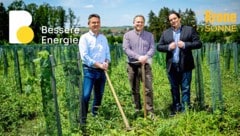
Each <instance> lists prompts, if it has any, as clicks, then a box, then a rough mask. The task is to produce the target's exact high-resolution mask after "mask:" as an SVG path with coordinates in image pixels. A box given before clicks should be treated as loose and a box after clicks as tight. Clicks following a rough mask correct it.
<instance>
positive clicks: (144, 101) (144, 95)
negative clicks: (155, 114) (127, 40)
mask: <svg viewBox="0 0 240 136" xmlns="http://www.w3.org/2000/svg"><path fill="white" fill-rule="evenodd" d="M136 63H140V62H139V61H135V62H132V64H136ZM141 72H142V85H143V110H144V118H145V119H146V117H147V109H146V87H145V64H141Z"/></svg>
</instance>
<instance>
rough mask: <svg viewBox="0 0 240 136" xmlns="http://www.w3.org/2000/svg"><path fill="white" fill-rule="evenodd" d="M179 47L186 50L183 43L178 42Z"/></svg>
mask: <svg viewBox="0 0 240 136" xmlns="http://www.w3.org/2000/svg"><path fill="white" fill-rule="evenodd" d="M177 45H178V48H184V47H185V43H184V42H183V41H178V43H177Z"/></svg>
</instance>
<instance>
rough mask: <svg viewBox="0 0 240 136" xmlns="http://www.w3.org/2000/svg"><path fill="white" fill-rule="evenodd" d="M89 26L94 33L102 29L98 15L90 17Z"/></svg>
mask: <svg viewBox="0 0 240 136" xmlns="http://www.w3.org/2000/svg"><path fill="white" fill-rule="evenodd" d="M88 26H89V28H90V30H91V31H92V32H93V33H98V32H99V30H100V26H101V22H100V19H99V18H97V17H92V18H90V19H89V22H88Z"/></svg>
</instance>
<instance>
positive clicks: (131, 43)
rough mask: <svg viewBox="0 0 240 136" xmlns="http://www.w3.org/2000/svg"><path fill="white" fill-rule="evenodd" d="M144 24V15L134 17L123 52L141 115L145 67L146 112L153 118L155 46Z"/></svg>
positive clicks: (135, 101) (125, 39) (136, 107)
mask: <svg viewBox="0 0 240 136" xmlns="http://www.w3.org/2000/svg"><path fill="white" fill-rule="evenodd" d="M144 24H145V18H144V16H143V15H136V16H135V17H134V19H133V25H134V29H133V30H131V31H128V32H127V33H125V34H124V37H123V50H124V52H125V53H126V55H127V57H128V65H127V73H128V78H129V82H130V87H131V90H132V96H133V102H134V104H135V112H136V113H139V111H140V110H141V109H142V106H141V100H140V80H141V77H142V73H141V66H142V65H144V69H145V90H146V92H145V98H146V110H147V114H148V115H149V116H150V117H151V118H152V117H153V116H154V114H153V112H154V108H153V89H152V79H153V75H152V68H151V60H152V57H153V55H154V52H155V46H154V38H153V34H152V33H150V32H147V31H145V30H144ZM136 62H138V63H136Z"/></svg>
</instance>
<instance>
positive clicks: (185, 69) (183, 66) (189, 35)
mask: <svg viewBox="0 0 240 136" xmlns="http://www.w3.org/2000/svg"><path fill="white" fill-rule="evenodd" d="M168 20H169V22H170V24H171V27H170V28H168V29H167V30H165V31H164V32H163V33H162V35H161V38H160V41H159V43H158V45H157V50H158V51H160V52H166V53H167V56H166V64H167V65H166V66H167V72H168V80H169V82H170V85H171V93H172V100H173V103H172V108H173V109H172V114H175V113H176V112H180V111H184V110H185V106H188V107H190V88H191V79H192V69H194V59H193V55H192V50H193V49H199V48H201V47H202V43H201V41H200V40H199V36H198V34H197V32H196V30H195V29H194V28H193V27H190V26H184V25H181V17H180V15H179V14H178V13H177V12H171V13H170V14H169V16H168ZM180 89H181V94H182V95H181V96H182V97H181V98H180Z"/></svg>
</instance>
